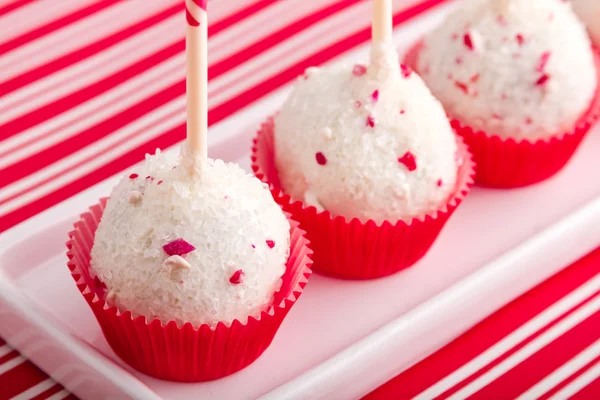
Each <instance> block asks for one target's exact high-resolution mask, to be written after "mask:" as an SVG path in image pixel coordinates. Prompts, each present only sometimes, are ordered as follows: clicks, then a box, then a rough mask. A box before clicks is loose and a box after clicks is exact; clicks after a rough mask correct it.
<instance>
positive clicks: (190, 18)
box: [185, 8, 200, 26]
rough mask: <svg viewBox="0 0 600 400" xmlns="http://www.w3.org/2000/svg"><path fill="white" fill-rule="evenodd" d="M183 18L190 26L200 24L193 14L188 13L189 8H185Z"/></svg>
mask: <svg viewBox="0 0 600 400" xmlns="http://www.w3.org/2000/svg"><path fill="white" fill-rule="evenodd" d="M185 19H186V20H187V23H188V25H190V26H200V22H198V21H196V20H195V19H194V16H193V15H192V14H191V13H190V10H188V9H187V8H186V9H185Z"/></svg>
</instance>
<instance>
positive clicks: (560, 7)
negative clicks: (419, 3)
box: [417, 0, 597, 140]
mask: <svg viewBox="0 0 600 400" xmlns="http://www.w3.org/2000/svg"><path fill="white" fill-rule="evenodd" d="M417 69H418V71H419V72H420V73H421V75H422V76H423V79H424V80H425V82H426V83H427V85H428V86H429V88H430V89H431V91H432V92H433V94H434V95H435V96H436V97H437V98H438V99H440V101H441V102H442V104H443V105H444V107H445V108H446V111H447V112H448V113H449V114H450V115H451V116H452V117H455V118H458V119H459V120H461V122H463V123H464V124H467V125H469V126H471V127H473V128H475V129H476V130H483V131H485V132H487V133H489V134H494V135H498V136H500V137H502V138H504V139H506V138H515V139H529V140H537V139H542V138H547V137H551V136H553V135H556V134H560V133H562V132H565V131H568V130H570V129H572V128H573V126H574V125H575V123H576V121H577V120H578V119H579V117H580V116H581V115H582V114H583V113H584V112H585V111H586V110H587V109H588V107H589V105H590V103H591V101H592V98H593V96H594V93H595V90H596V86H597V81H596V80H597V79H596V70H595V65H594V57H593V52H592V49H591V43H590V40H589V38H588V36H587V34H586V31H585V28H584V26H583V25H582V23H581V22H580V21H579V20H578V19H577V17H576V16H575V14H574V12H573V10H572V9H571V5H570V4H569V3H568V2H565V1H561V0H469V1H466V2H465V3H463V4H462V6H461V7H459V8H458V9H457V10H456V11H455V12H454V13H452V14H451V15H450V16H449V17H448V19H447V20H446V21H445V22H444V23H443V24H442V25H441V26H440V27H439V28H438V29H437V30H435V31H433V32H432V33H431V34H429V35H428V36H427V37H426V38H425V41H424V46H423V49H422V50H421V52H420V54H419V59H418V68H417Z"/></svg>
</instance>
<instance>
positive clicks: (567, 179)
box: [0, 7, 600, 399]
mask: <svg viewBox="0 0 600 400" xmlns="http://www.w3.org/2000/svg"><path fill="white" fill-rule="evenodd" d="M447 10H448V7H440V8H438V9H436V10H435V11H433V12H431V13H428V14H426V15H424V16H423V17H421V18H419V19H418V20H416V21H414V22H412V23H410V24H407V25H406V26H404V27H403V28H402V29H400V30H398V32H396V38H397V43H403V45H402V46H401V51H403V50H405V49H406V48H407V47H408V46H409V45H410V44H411V43H413V42H414V41H415V40H416V39H417V38H418V37H419V36H420V35H421V34H422V33H423V32H425V31H427V30H428V29H430V28H431V27H432V26H433V24H435V23H437V22H438V21H439V20H440V18H441V17H442V16H443V14H444V13H445V12H447ZM367 52H368V49H367V47H366V46H363V47H361V48H360V49H358V50H357V51H355V52H353V53H352V54H349V55H347V57H350V58H356V57H362V58H363V59H364V58H366V55H367ZM287 90H288V88H287V87H286V88H284V89H282V90H280V91H278V92H277V93H275V94H273V95H272V96H269V97H268V98H266V99H264V100H262V101H260V102H259V103H256V104H255V105H253V106H252V107H249V108H247V109H246V110H244V111H242V112H240V113H238V114H237V115H235V116H234V117H233V118H230V119H228V120H227V121H225V122H223V123H220V124H219V125H218V126H215V127H214V129H211V150H210V151H211V156H212V157H219V158H224V159H227V160H238V161H240V163H241V164H242V165H244V166H245V167H246V168H247V167H248V164H249V160H248V157H249V156H248V150H249V147H250V139H251V137H252V135H253V132H254V130H255V128H256V127H257V126H258V125H259V123H260V122H261V120H262V119H264V118H265V117H266V116H267V115H269V114H270V113H272V112H273V110H275V109H277V107H278V105H279V104H280V103H281V101H282V100H283V98H284V97H285V94H286V92H287ZM170 151H174V149H170ZM598 154H600V130H598V129H596V130H595V131H593V132H592V133H591V134H590V135H589V137H588V138H587V139H586V140H585V142H584V143H583V145H582V148H581V150H580V151H579V152H578V153H577V155H576V157H575V159H574V160H573V161H572V162H571V163H570V164H569V165H568V167H567V168H566V169H565V170H564V171H563V172H562V173H560V174H559V175H558V176H557V177H555V178H553V179H551V180H549V181H547V182H545V183H542V184H539V185H536V186H533V187H530V188H526V189H520V190H504V191H500V190H486V189H479V188H477V189H475V190H473V192H472V193H471V194H470V195H469V196H468V198H467V200H466V201H465V202H464V204H463V205H461V207H460V208H459V209H458V211H457V212H456V214H455V215H454V217H453V218H452V219H451V220H450V222H449V224H448V225H447V227H446V228H445V229H444V231H443V232H442V234H441V235H440V237H439V240H438V241H437V243H436V244H435V245H434V246H433V248H432V249H431V251H430V252H429V254H428V255H427V256H426V257H425V258H424V259H423V260H421V261H420V262H419V263H418V264H417V265H415V266H414V267H413V268H410V269H409V270H407V271H404V272H401V273H399V274H396V275H394V276H391V277H388V278H385V279H380V280H375V281H368V282H351V281H341V280H334V279H330V278H326V277H323V276H319V275H316V274H315V275H313V276H312V278H311V279H310V282H309V284H308V286H307V287H306V290H305V293H304V294H303V296H302V298H301V299H300V301H299V302H298V303H297V304H296V306H295V307H294V309H293V310H292V311H291V312H290V314H289V316H288V318H287V319H286V320H285V322H284V323H283V325H282V327H281V329H280V331H279V332H278V334H277V336H276V337H275V340H274V341H273V343H272V345H271V347H270V348H269V349H268V350H267V351H266V352H265V353H264V354H263V356H262V357H260V359H258V360H257V361H256V362H255V363H254V364H252V365H251V366H249V367H248V368H246V369H245V370H243V371H241V372H239V373H237V374H234V375H232V376H230V377H227V378H224V379H220V380H217V381H214V382H206V383H198V384H181V383H171V382H164V381H159V380H155V379H152V378H149V377H147V376H144V375H142V374H139V373H137V372H135V371H132V370H131V369H129V368H128V367H127V366H125V365H124V364H123V363H122V362H120V361H119V360H118V358H117V357H116V356H115V355H114V353H113V352H112V351H111V350H110V348H109V347H108V345H107V343H106V341H105V340H104V338H103V336H102V333H101V331H100V329H99V326H98V324H97V323H96V321H95V319H94V317H93V315H92V313H91V311H90V310H89V309H88V307H87V305H86V303H85V301H84V300H83V298H82V297H81V296H80V294H79V293H78V291H77V289H76V287H75V285H74V284H73V281H72V279H71V277H70V275H69V272H68V270H67V268H66V257H65V255H64V252H65V246H64V242H65V240H66V238H67V232H68V231H69V229H70V227H71V224H72V223H73V222H74V221H75V220H76V219H77V216H78V214H79V213H81V212H83V211H85V210H86V209H87V207H88V206H90V205H92V204H94V203H95V202H97V200H98V199H99V198H100V197H103V196H106V195H108V194H109V193H110V188H111V187H112V186H113V185H114V184H115V182H116V181H117V179H118V177H113V178H111V179H109V180H107V181H105V182H103V183H101V184H99V185H96V186H94V187H92V188H90V189H89V190H86V191H85V192H83V193H81V194H79V195H77V196H75V197H73V198H71V199H69V200H67V201H65V202H63V203H61V204H59V205H57V206H55V207H53V208H51V209H49V210H48V211H46V212H44V213H42V214H40V215H38V216H36V217H34V218H32V219H30V220H29V221H27V222H25V223H23V224H21V225H19V226H18V227H16V228H14V229H12V230H10V231H8V232H5V233H4V234H3V235H1V236H0V316H1V323H0V336H2V337H4V338H6V339H7V341H8V342H9V343H10V344H11V345H13V346H14V347H16V348H17V349H18V350H19V351H21V352H22V353H23V354H24V355H25V356H27V357H29V358H30V359H31V360H32V361H33V362H34V363H36V364H37V365H39V366H40V367H41V368H43V369H44V370H45V371H46V372H48V373H50V374H51V375H52V376H53V377H55V378H57V379H59V380H60V381H61V382H62V383H63V384H65V385H66V386H67V388H69V389H70V390H72V391H73V392H74V393H75V394H76V395H78V396H80V397H82V398H100V397H110V396H113V397H114V398H124V397H132V398H140V399H153V398H154V399H158V398H164V399H192V398H193V399H254V398H258V397H261V396H263V398H269V399H301V398H311V399H321V398H331V397H332V393H335V397H336V398H356V397H360V396H361V395H364V394H366V393H368V392H369V391H370V390H372V389H374V388H376V387H377V386H379V385H380V384H382V383H384V382H385V381H387V380H388V379H390V378H392V377H393V376H394V375H395V374H397V373H399V372H401V371H402V370H404V369H406V368H408V367H409V366H411V365H412V364H414V363H415V362H417V361H418V360H420V359H422V358H423V357H425V356H427V355H428V354H430V353H432V352H434V351H435V350H436V349H438V348H440V347H441V346H443V345H444V344H446V343H448V342H449V341H451V340H452V339H453V338H455V337H456V336H458V335H459V334H460V333H462V332H464V331H465V330H466V329H468V328H469V327H471V326H472V325H474V324H475V323H477V322H478V321H480V320H481V319H482V318H484V317H485V316H487V315H489V314H490V313H491V312H493V311H494V310H496V309H498V308H499V307H501V306H502V305H504V304H506V303H507V302H508V301H510V300H512V299H513V298H515V297H516V296H518V295H520V294H521V293H523V292H524V291H526V290H528V289H529V288H531V287H533V286H535V285H536V284H538V283H539V282H541V281H542V280H543V279H545V278H547V277H548V276H551V275H552V274H554V273H556V272H557V271H558V270H560V269H561V268H563V267H565V266H566V265H568V264H569V263H571V262H573V261H575V260H577V259H578V258H580V257H582V256H583V255H585V254H586V253H588V252H589V251H591V250H592V249H594V248H595V247H596V246H597V245H598V244H599V242H600V200H595V199H597V198H600V197H599V196H600V186H598V185H594V184H592V181H591V180H590V179H591V177H590V175H591V174H592V171H598V170H600V158H599V157H598Z"/></svg>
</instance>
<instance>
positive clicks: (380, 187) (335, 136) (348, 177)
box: [275, 47, 458, 223]
mask: <svg viewBox="0 0 600 400" xmlns="http://www.w3.org/2000/svg"><path fill="white" fill-rule="evenodd" d="M372 60H375V61H373V62H372V63H371V64H370V65H368V66H366V65H360V64H357V65H339V66H332V67H326V68H310V69H308V70H307V71H306V73H305V74H304V76H302V77H300V78H299V80H298V82H297V84H296V86H295V88H294V89H293V91H292V93H291V95H290V96H289V98H288V99H287V101H286V102H285V104H284V105H283V107H282V109H281V111H280V112H279V114H278V115H277V117H276V119H275V162H276V166H277V169H278V173H279V178H280V182H281V185H282V189H283V190H284V192H286V193H288V194H290V195H291V196H292V198H294V199H296V200H300V201H303V202H304V203H305V204H308V205H312V206H315V207H317V209H318V210H320V211H321V210H328V211H330V212H331V213H332V214H333V215H335V216H338V215H341V216H344V217H346V218H348V219H351V218H358V219H360V220H361V221H363V222H365V221H368V220H374V221H375V222H376V223H381V222H383V221H386V220H387V221H390V222H392V223H394V222H397V221H399V220H410V219H412V218H414V217H417V216H422V215H424V214H427V213H429V212H431V211H433V210H435V209H438V208H439V207H440V206H441V205H443V204H444V203H445V202H446V201H447V200H448V198H449V196H450V195H451V194H453V192H454V190H455V185H456V180H457V171H458V164H457V158H456V153H457V143H456V137H455V134H454V132H453V131H452V129H451V127H450V125H449V122H448V119H447V117H446V114H445V113H444V110H443V108H442V106H441V104H440V103H439V102H438V101H437V100H436V99H435V98H434V97H433V96H432V95H431V93H430V91H429V89H427V87H426V86H425V85H424V83H423V81H422V80H421V79H420V78H419V77H418V76H417V74H416V73H414V72H412V71H411V70H410V69H408V68H407V67H404V66H402V67H401V66H400V65H399V63H398V56H397V54H396V52H395V50H394V49H393V48H390V47H375V48H374V50H373V55H372Z"/></svg>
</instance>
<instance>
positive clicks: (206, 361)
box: [67, 199, 312, 382]
mask: <svg viewBox="0 0 600 400" xmlns="http://www.w3.org/2000/svg"><path fill="white" fill-rule="evenodd" d="M105 205H106V199H102V200H101V201H100V203H99V204H97V205H94V206H93V207H91V208H90V211H89V212H87V213H85V214H83V215H82V216H81V219H80V220H79V221H78V222H77V223H76V224H75V229H74V230H73V231H72V232H70V233H69V241H68V242H67V248H68V251H67V256H68V258H69V261H68V267H69V269H70V270H71V274H72V276H73V279H74V280H75V282H76V284H77V288H78V289H79V290H80V292H81V293H82V294H83V297H84V298H85V300H86V301H87V303H88V305H89V306H90V308H91V309H92V311H93V312H94V315H95V316H96V319H97V320H98V322H99V324H100V327H101V328H102V331H103V332H104V336H105V337H106V340H107V342H108V344H109V345H110V346H111V347H112V349H113V350H114V352H115V353H116V354H117V355H118V356H119V357H120V358H121V359H122V360H123V361H125V362H126V363H127V364H129V365H130V366H132V367H133V368H135V369H136V370H138V371H141V372H143V373H145V374H148V375H151V376H154V377H156V378H160V379H166V380H172V381H181V382H198V381H206V380H212V379H217V378H221V377H224V376H226V375H229V374H232V373H234V372H236V371H239V370H240V369H242V368H244V367H246V366H248V365H249V364H251V363H252V362H253V361H254V360H256V359H257V358H258V357H259V356H260V355H261V354H262V353H263V351H264V350H265V349H266V348H267V347H268V346H269V344H270V343H271V341H272V340H273V337H274V336H275V333H276V332H277V330H278V329H279V326H280V325H281V323H282V321H283V319H284V318H285V316H286V315H287V313H288V312H289V310H290V309H291V307H292V306H293V305H294V303H295V302H296V301H297V300H298V298H299V297H300V295H301V294H302V290H303V288H304V286H305V285H306V283H307V280H308V277H309V276H310V274H311V269H310V265H311V259H310V254H311V253H312V252H311V250H310V249H309V248H308V246H307V245H308V241H307V240H306V238H305V237H304V231H303V230H301V229H300V228H299V227H298V223H297V222H295V221H293V220H290V225H291V229H290V237H291V246H290V256H289V258H288V261H287V267H286V272H285V274H284V275H283V277H282V279H283V283H282V287H281V289H280V290H279V291H278V292H277V293H275V299H274V302H273V305H272V306H270V307H269V309H268V310H267V311H266V312H262V313H261V314H260V316H259V317H258V318H254V317H249V318H248V320H247V321H244V322H240V321H238V320H235V321H233V323H232V324H231V325H230V326H226V325H225V324H223V323H219V324H218V325H217V326H216V327H215V328H211V327H210V326H208V325H202V326H200V327H199V328H198V329H196V328H194V327H193V326H192V325H191V324H189V323H187V324H185V325H183V326H182V327H178V326H177V324H176V323H175V322H174V321H171V322H169V323H167V324H166V325H163V324H161V322H160V321H159V320H157V319H155V320H152V321H150V322H148V321H147V320H146V318H145V317H143V316H139V317H137V318H133V317H132V314H131V312H129V311H121V310H118V309H117V308H116V307H114V306H112V307H111V306H109V305H108V304H107V303H106V301H105V299H104V297H105V292H106V290H105V286H104V284H102V282H100V281H99V280H98V279H97V278H95V279H92V278H91V275H90V271H89V269H90V251H91V248H92V244H93V241H94V234H95V232H96V228H97V227H98V223H99V222H100V218H101V217H102V212H103V210H104V207H105Z"/></svg>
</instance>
